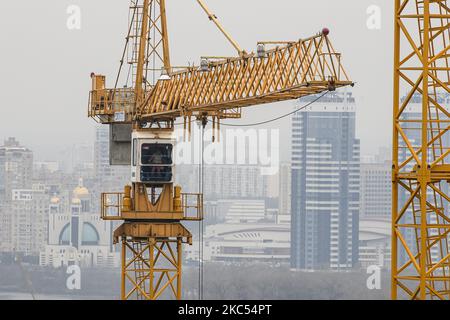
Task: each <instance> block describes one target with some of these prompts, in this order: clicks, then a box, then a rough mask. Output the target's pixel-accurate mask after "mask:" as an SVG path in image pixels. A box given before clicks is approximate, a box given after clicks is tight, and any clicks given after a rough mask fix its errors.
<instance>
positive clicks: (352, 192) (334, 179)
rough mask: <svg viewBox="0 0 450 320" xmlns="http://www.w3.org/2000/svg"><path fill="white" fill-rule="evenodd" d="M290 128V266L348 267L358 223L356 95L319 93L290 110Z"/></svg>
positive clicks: (353, 261)
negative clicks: (294, 111)
mask: <svg viewBox="0 0 450 320" xmlns="http://www.w3.org/2000/svg"><path fill="white" fill-rule="evenodd" d="M315 99H317V98H316V97H306V98H303V99H301V100H300V103H301V104H302V105H303V104H305V103H308V102H312V101H313V100H315ZM292 130H293V132H292V195H291V197H292V207H291V211H292V217H291V219H292V220H291V267H292V268H294V269H307V270H317V269H329V268H331V269H347V268H351V267H353V266H355V265H356V264H357V262H358V225H359V223H358V222H359V175H360V172H359V171H360V167H359V158H360V143H359V140H358V139H356V137H355V99H354V98H353V97H352V95H351V94H350V93H347V92H345V93H333V94H330V95H328V96H326V97H323V98H322V99H321V100H320V101H318V102H315V103H314V104H313V105H311V106H308V107H307V108H305V109H303V110H302V111H300V112H297V113H296V114H295V115H294V117H293V127H292Z"/></svg>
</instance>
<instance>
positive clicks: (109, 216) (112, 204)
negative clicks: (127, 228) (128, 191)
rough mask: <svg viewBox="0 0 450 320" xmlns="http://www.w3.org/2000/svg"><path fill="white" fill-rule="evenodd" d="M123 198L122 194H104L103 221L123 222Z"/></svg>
mask: <svg viewBox="0 0 450 320" xmlns="http://www.w3.org/2000/svg"><path fill="white" fill-rule="evenodd" d="M123 196H124V193H122V192H110V193H102V197H101V218H102V219H103V220H123V219H122V205H123Z"/></svg>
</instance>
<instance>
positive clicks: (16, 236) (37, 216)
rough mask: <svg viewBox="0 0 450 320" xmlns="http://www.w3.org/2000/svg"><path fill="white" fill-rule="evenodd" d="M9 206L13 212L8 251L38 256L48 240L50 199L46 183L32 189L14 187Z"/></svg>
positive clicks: (10, 211)
mask: <svg viewBox="0 0 450 320" xmlns="http://www.w3.org/2000/svg"><path fill="white" fill-rule="evenodd" d="M12 192H13V195H12V201H11V202H10V205H9V207H8V212H9V213H10V214H11V233H10V236H9V239H7V240H8V241H6V244H7V245H8V247H7V248H6V251H7V252H17V253H22V254H25V255H28V256H29V255H33V256H36V257H37V256H38V255H39V252H40V251H41V250H42V249H43V248H44V247H45V245H46V244H47V240H48V236H47V235H48V233H47V230H48V201H49V198H50V196H49V195H48V193H47V192H46V188H45V186H44V185H41V184H35V185H33V187H32V189H14V190H13V191H12Z"/></svg>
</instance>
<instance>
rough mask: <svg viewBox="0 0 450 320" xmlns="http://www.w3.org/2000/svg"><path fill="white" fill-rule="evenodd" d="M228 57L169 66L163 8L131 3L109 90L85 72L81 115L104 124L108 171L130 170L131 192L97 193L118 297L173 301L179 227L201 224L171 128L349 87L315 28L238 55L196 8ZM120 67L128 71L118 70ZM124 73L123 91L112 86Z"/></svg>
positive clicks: (157, 1)
mask: <svg viewBox="0 0 450 320" xmlns="http://www.w3.org/2000/svg"><path fill="white" fill-rule="evenodd" d="M197 2H198V3H199V5H200V6H201V8H202V9H203V10H204V11H205V12H206V14H207V16H208V18H209V19H210V20H211V21H212V22H213V23H214V24H215V25H216V26H217V27H218V29H219V30H220V32H221V33H222V34H223V35H224V36H225V38H226V39H227V40H228V41H229V43H230V44H231V45H232V46H233V48H234V49H235V50H236V53H237V54H236V56H235V57H220V56H219V57H201V58H200V64H199V65H198V66H193V65H191V66H187V67H175V66H173V65H172V64H171V60H170V52H169V41H168V29H167V16H166V5H165V0H132V1H131V5H130V14H129V16H130V25H129V29H128V35H127V38H126V45H125V49H124V51H123V56H122V59H121V68H120V70H119V73H118V76H117V78H116V81H115V85H114V87H113V88H112V89H107V88H106V80H105V77H104V76H103V75H97V74H92V75H91V78H92V85H93V88H92V91H91V92H90V99H89V110H88V112H89V116H90V117H92V118H94V119H96V120H97V121H98V122H100V123H102V124H108V125H110V129H111V130H110V131H111V155H110V156H111V163H112V164H126V165H130V164H131V168H132V170H131V185H130V186H125V188H124V192H123V193H104V194H102V200H101V201H102V203H101V208H102V213H101V214H102V218H103V219H105V220H118V221H123V223H122V225H120V226H119V227H118V228H117V229H116V230H115V231H114V241H115V243H118V242H119V241H121V243H122V276H121V277H122V286H121V287H122V291H121V298H122V299H143V300H155V299H158V298H161V297H162V296H163V295H164V293H165V292H168V294H169V295H173V297H175V298H176V299H181V292H182V291H181V282H182V244H183V243H189V244H192V234H191V233H190V232H189V230H187V229H186V227H184V226H183V225H182V223H181V222H182V221H201V220H202V219H203V217H204V213H203V195H202V194H187V193H183V192H182V190H181V187H180V186H177V185H175V182H174V180H173V177H174V169H175V167H174V162H173V148H174V144H175V140H174V138H173V131H174V126H175V125H176V121H177V120H178V119H180V120H182V123H181V125H183V126H184V129H185V130H186V131H187V132H188V133H189V134H190V132H191V124H192V123H193V122H194V121H196V120H198V121H199V122H200V123H201V124H202V125H203V127H205V126H206V125H208V124H211V125H212V128H213V129H214V130H213V131H214V132H216V133H215V134H214V135H215V136H217V135H218V133H219V130H220V125H221V121H222V120H223V119H237V118H240V117H241V111H242V108H243V107H249V106H255V105H261V104H266V103H271V102H277V101H285V100H292V99H298V98H301V97H303V96H307V95H313V94H318V93H324V92H327V91H334V90H336V89H337V88H341V87H345V86H349V85H353V82H352V81H351V80H350V78H349V77H348V75H347V74H346V72H345V70H344V68H343V66H342V64H341V54H340V53H338V52H336V51H335V49H334V47H333V45H332V43H331V41H330V38H329V30H328V29H326V28H324V29H323V30H322V31H321V32H319V33H318V34H316V35H314V36H312V37H309V38H305V39H300V40H294V41H264V42H259V43H258V44H257V47H256V48H257V50H256V53H247V52H246V51H245V50H243V49H242V48H241V47H240V46H239V45H238V43H237V42H236V41H235V40H234V39H233V38H232V37H231V36H230V34H228V33H227V32H226V31H225V28H224V27H223V26H222V25H221V23H220V22H219V20H218V17H217V16H216V15H215V14H213V13H212V12H211V11H210V10H209V8H208V7H207V6H206V4H205V3H204V2H203V1H202V0H197ZM126 63H127V64H128V72H126V73H125V71H124V69H125V68H124V66H125V65H126ZM125 74H127V76H126V77H125V78H126V81H124V82H125V83H126V84H127V85H126V86H124V87H118V84H119V83H121V81H122V78H124V75H125Z"/></svg>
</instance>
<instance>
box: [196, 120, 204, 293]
mask: <svg viewBox="0 0 450 320" xmlns="http://www.w3.org/2000/svg"><path fill="white" fill-rule="evenodd" d="M199 139H200V158H199V172H198V189H199V193H200V194H203V191H204V187H203V185H204V148H205V128H204V126H203V124H201V123H199ZM203 231H204V224H203V220H199V222H198V299H199V300H203V282H204V281H203V242H204V238H203Z"/></svg>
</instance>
